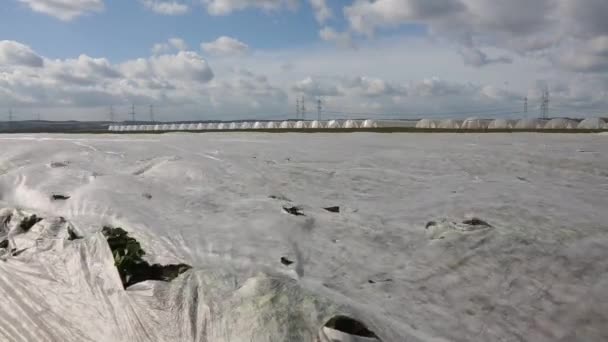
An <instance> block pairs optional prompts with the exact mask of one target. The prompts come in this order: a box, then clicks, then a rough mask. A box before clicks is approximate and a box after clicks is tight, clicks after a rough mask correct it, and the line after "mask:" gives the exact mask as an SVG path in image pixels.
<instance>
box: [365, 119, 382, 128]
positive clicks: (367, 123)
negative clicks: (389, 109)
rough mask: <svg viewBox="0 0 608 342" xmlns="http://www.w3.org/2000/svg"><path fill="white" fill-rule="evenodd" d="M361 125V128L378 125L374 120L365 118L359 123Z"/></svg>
mask: <svg viewBox="0 0 608 342" xmlns="http://www.w3.org/2000/svg"><path fill="white" fill-rule="evenodd" d="M361 127H363V128H377V127H378V123H377V122H376V120H371V119H368V120H365V121H363V124H362V125H361Z"/></svg>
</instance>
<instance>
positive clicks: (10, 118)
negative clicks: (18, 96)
mask: <svg viewBox="0 0 608 342" xmlns="http://www.w3.org/2000/svg"><path fill="white" fill-rule="evenodd" d="M8 122H13V110H12V109H10V108H9V110H8Z"/></svg>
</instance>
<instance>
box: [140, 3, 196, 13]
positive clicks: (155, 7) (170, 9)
mask: <svg viewBox="0 0 608 342" xmlns="http://www.w3.org/2000/svg"><path fill="white" fill-rule="evenodd" d="M140 2H141V3H142V4H143V5H144V7H146V8H147V9H149V10H151V11H152V12H155V13H158V14H164V15H181V14H186V13H188V11H189V10H190V7H189V6H188V5H187V4H185V3H184V2H180V1H175V0H171V1H168V0H140Z"/></svg>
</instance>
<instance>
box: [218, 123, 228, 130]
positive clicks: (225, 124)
mask: <svg viewBox="0 0 608 342" xmlns="http://www.w3.org/2000/svg"><path fill="white" fill-rule="evenodd" d="M217 129H218V130H226V129H228V124H227V123H225V122H220V123H218V124H217Z"/></svg>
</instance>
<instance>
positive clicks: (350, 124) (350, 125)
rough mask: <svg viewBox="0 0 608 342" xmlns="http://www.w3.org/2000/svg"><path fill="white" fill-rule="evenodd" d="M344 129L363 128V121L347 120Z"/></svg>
mask: <svg viewBox="0 0 608 342" xmlns="http://www.w3.org/2000/svg"><path fill="white" fill-rule="evenodd" d="M342 127H344V128H361V121H359V120H346V121H344V124H343V125H342Z"/></svg>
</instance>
